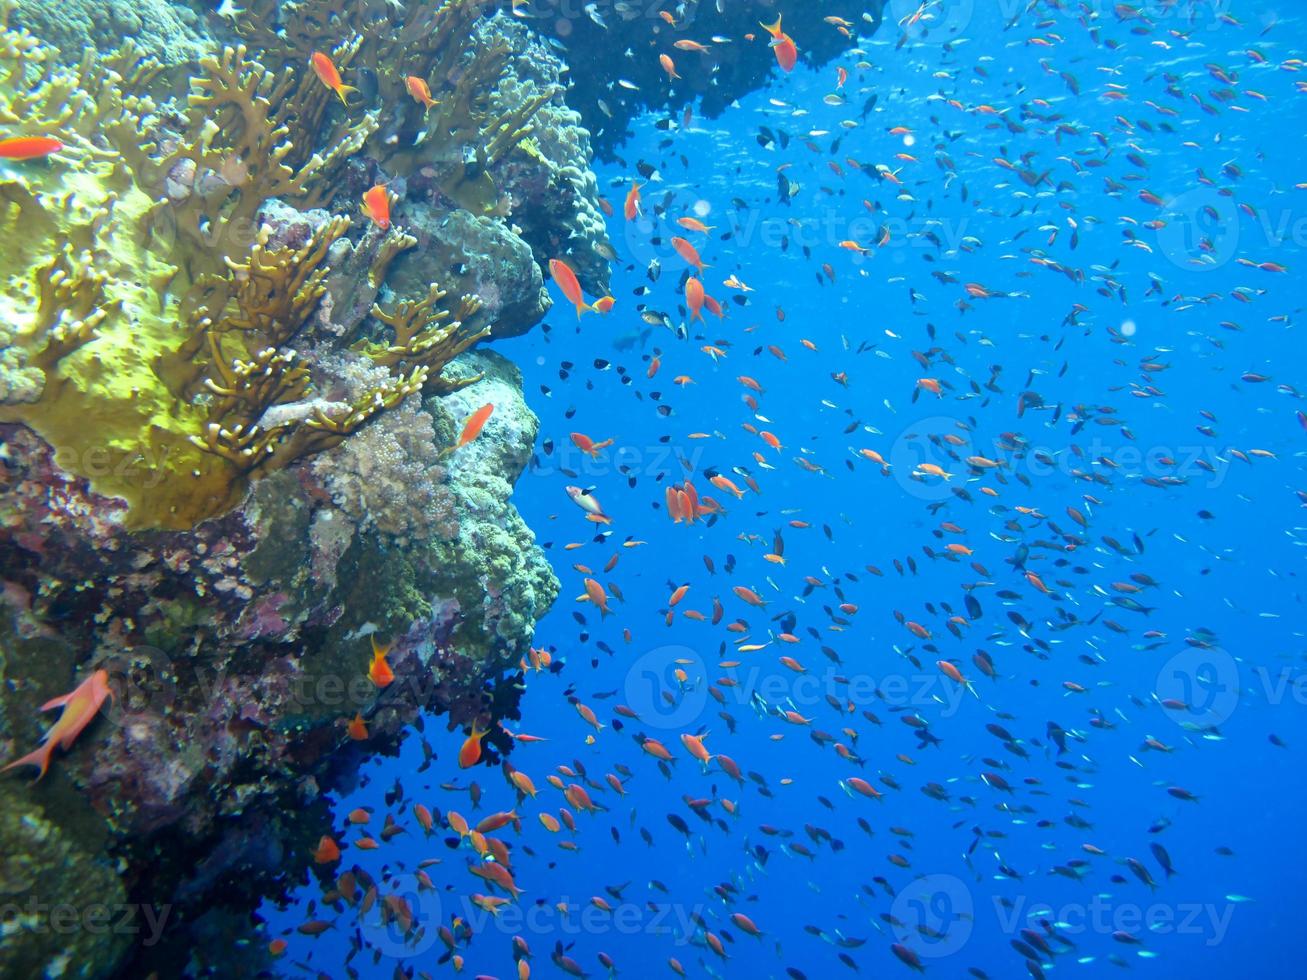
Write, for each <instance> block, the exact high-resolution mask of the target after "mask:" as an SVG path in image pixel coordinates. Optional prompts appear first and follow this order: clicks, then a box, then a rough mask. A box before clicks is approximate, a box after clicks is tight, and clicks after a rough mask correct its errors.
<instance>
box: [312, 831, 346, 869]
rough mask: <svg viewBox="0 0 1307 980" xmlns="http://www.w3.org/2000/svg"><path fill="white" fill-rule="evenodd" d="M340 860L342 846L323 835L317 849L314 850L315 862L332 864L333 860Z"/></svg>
mask: <svg viewBox="0 0 1307 980" xmlns="http://www.w3.org/2000/svg"><path fill="white" fill-rule="evenodd" d="M339 860H340V846H339V845H338V844H337V843H336V842H335V841H334V840H332V839H331V838H330V837H327V836H323V838H322V839H321V840H319V841H318V847H317V850H315V851H314V852H313V861H314V863H315V864H331V863H332V862H333V861H339Z"/></svg>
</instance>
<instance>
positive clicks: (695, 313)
mask: <svg viewBox="0 0 1307 980" xmlns="http://www.w3.org/2000/svg"><path fill="white" fill-rule="evenodd" d="M703 301H704V292H703V283H702V282H700V281H699V280H698V279H696V278H695V277H694V276H690V278H688V279H686V280H685V305H686V307H687V308H688V309H689V311H690V322H691V323H693V322H694V321H695V320H700V321H702V320H703Z"/></svg>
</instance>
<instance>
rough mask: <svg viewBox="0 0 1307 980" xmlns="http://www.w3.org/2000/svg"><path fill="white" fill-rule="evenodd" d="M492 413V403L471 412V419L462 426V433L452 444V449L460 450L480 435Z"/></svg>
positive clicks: (493, 407) (493, 409)
mask: <svg viewBox="0 0 1307 980" xmlns="http://www.w3.org/2000/svg"><path fill="white" fill-rule="evenodd" d="M494 411H495V406H494V403H493V402H488V403H486V404H485V405H482V406H481V407H480V408H478V409H477V410H476V411H475V412H473V413H472V417H471V418H469V419H468V420H467V422H466V423H465V424H464V425H463V432H462V433H461V434H460V435H459V437H458V442H457V443H455V444H454V446H453V449H462V448H463V447H464V446H466V445H467V444H468V443H469V442H471V441H472V440H473V439H475V438H476V437H477V436H479V435H481V430H482V429H484V428H485V427H486V422H488V421H489V420H490V416H491V414H492V413H493V412H494ZM451 451H452V450H451Z"/></svg>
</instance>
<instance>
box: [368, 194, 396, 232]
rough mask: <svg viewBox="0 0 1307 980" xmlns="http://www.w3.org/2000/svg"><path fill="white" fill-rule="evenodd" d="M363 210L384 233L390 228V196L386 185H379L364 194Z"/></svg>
mask: <svg viewBox="0 0 1307 980" xmlns="http://www.w3.org/2000/svg"><path fill="white" fill-rule="evenodd" d="M363 210H364V211H366V212H367V213H368V217H369V218H371V219H372V223H373V224H375V225H376V226H377V227H378V228H380V229H381V230H382V231H385V230H386V229H387V228H389V227H390V194H389V193H387V191H386V185H385V184H377V185H376V186H375V187H373V188H371V189H370V190H368V191H366V192H365V193H364V194H363Z"/></svg>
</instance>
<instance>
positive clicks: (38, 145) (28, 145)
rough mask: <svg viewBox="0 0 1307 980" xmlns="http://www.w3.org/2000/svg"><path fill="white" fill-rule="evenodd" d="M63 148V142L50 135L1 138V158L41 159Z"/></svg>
mask: <svg viewBox="0 0 1307 980" xmlns="http://www.w3.org/2000/svg"><path fill="white" fill-rule="evenodd" d="M63 148H64V145H63V144H62V143H60V142H59V141H58V140H57V139H53V138H51V137H49V136H11V137H9V138H8V139H3V140H0V159H4V160H39V159H40V158H42V157H48V156H49V155H50V154H51V153H58V152H59V151H60V150H62V149H63Z"/></svg>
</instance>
